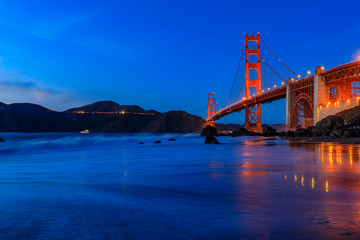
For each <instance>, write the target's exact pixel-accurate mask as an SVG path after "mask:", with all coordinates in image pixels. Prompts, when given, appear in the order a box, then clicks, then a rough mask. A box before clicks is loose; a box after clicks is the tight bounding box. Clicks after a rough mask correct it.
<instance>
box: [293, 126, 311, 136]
mask: <svg viewBox="0 0 360 240" xmlns="http://www.w3.org/2000/svg"><path fill="white" fill-rule="evenodd" d="M311 135H312V133H311V132H310V131H309V130H307V129H304V128H298V129H296V131H295V137H311Z"/></svg>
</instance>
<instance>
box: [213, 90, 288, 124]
mask: <svg viewBox="0 0 360 240" xmlns="http://www.w3.org/2000/svg"><path fill="white" fill-rule="evenodd" d="M282 98H286V86H283V87H280V88H278V89H275V90H272V91H270V92H267V93H263V94H261V95H259V96H256V97H253V98H251V99H249V100H245V101H242V102H240V103H237V104H234V105H232V106H230V107H227V108H225V109H223V110H220V111H219V112H217V113H215V115H214V116H213V117H212V118H211V119H210V120H218V119H220V118H222V117H224V116H226V115H229V114H231V113H233V112H240V111H241V110H243V109H245V106H249V107H251V106H254V105H256V104H259V103H260V104H264V103H268V102H272V101H275V100H278V99H282Z"/></svg>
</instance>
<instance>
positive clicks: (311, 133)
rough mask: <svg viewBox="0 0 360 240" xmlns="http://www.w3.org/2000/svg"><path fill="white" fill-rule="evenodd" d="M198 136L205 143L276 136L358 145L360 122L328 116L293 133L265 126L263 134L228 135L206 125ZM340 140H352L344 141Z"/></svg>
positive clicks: (239, 131) (240, 130)
mask: <svg viewBox="0 0 360 240" xmlns="http://www.w3.org/2000/svg"><path fill="white" fill-rule="evenodd" d="M358 110H360V109H358ZM200 135H201V136H205V137H206V140H205V143H216V142H217V143H218V141H217V140H216V138H215V137H214V136H231V137H240V136H263V137H276V136H278V137H282V138H285V139H298V140H309V141H337V142H348V143H358V142H359V143H360V120H359V119H357V118H353V119H351V120H350V121H349V120H348V119H346V118H345V117H343V116H341V114H339V115H330V116H328V117H326V118H324V119H322V120H321V121H319V122H317V123H316V125H315V126H313V127H308V128H306V129H305V128H298V129H296V130H295V131H281V132H277V131H276V130H275V129H274V128H272V127H269V126H267V127H264V128H263V133H256V132H250V131H248V130H247V129H245V128H238V129H237V130H235V131H233V132H232V133H229V134H217V131H216V128H215V127H212V126H209V125H208V126H206V127H205V128H203V130H202V131H201V134H200ZM214 139H215V140H216V142H215V140H214ZM341 139H352V140H347V141H344V140H341Z"/></svg>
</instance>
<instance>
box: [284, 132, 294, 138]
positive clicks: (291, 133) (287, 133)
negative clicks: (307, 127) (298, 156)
mask: <svg viewBox="0 0 360 240" xmlns="http://www.w3.org/2000/svg"><path fill="white" fill-rule="evenodd" d="M285 137H295V132H294V131H287V132H285Z"/></svg>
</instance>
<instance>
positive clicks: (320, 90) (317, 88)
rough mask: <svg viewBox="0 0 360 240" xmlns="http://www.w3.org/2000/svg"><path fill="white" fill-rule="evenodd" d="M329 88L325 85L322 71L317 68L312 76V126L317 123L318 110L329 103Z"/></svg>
mask: <svg viewBox="0 0 360 240" xmlns="http://www.w3.org/2000/svg"><path fill="white" fill-rule="evenodd" d="M329 90H330V89H329V87H328V86H327V85H326V83H325V78H324V76H323V75H322V69H321V67H320V66H318V67H317V68H316V70H315V75H314V126H315V124H316V123H317V122H318V121H319V108H320V107H324V106H326V104H327V103H328V102H329Z"/></svg>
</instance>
